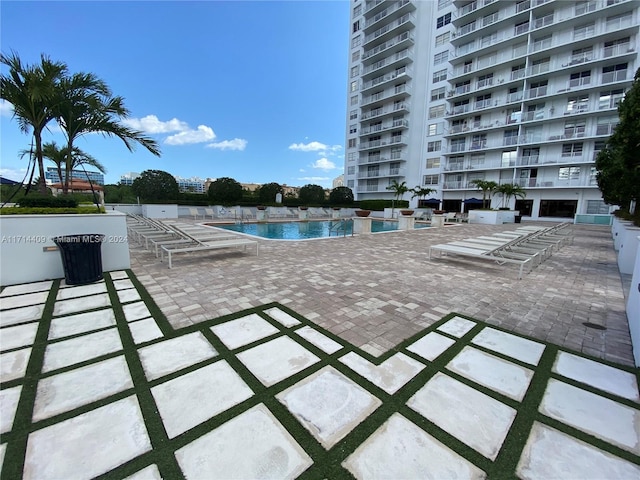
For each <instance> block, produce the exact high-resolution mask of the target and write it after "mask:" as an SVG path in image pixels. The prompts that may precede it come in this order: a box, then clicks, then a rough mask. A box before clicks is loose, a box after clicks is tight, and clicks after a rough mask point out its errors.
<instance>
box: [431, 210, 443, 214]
mask: <svg viewBox="0 0 640 480" xmlns="http://www.w3.org/2000/svg"><path fill="white" fill-rule="evenodd" d="M443 213H445V211H444V210H434V211H433V214H434V215H442V214H443Z"/></svg>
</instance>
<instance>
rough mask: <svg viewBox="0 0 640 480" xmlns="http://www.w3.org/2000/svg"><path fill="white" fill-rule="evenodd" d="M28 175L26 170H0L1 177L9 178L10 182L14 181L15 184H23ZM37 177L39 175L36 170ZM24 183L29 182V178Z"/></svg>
mask: <svg viewBox="0 0 640 480" xmlns="http://www.w3.org/2000/svg"><path fill="white" fill-rule="evenodd" d="M26 173H27V169H26V168H19V169H15V168H0V177H4V178H8V179H9V180H13V181H15V182H21V181H22V179H24V178H25V177H24V176H25V174H26ZM36 175H38V173H37V170H36ZM34 178H35V177H34ZM24 181H25V182H28V181H29V178H28V177H27V178H26V179H25V180H24Z"/></svg>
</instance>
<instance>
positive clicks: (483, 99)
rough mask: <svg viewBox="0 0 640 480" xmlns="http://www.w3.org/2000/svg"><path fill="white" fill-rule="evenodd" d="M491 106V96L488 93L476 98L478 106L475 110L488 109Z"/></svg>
mask: <svg viewBox="0 0 640 480" xmlns="http://www.w3.org/2000/svg"><path fill="white" fill-rule="evenodd" d="M490 106H491V94H490V93H487V94H486V95H478V96H477V97H476V106H475V108H476V109H478V108H487V107H490Z"/></svg>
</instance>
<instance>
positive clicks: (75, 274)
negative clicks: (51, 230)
mask: <svg viewBox="0 0 640 480" xmlns="http://www.w3.org/2000/svg"><path fill="white" fill-rule="evenodd" d="M103 240H104V235H100V234H97V233H81V234H77V235H63V236H60V237H54V238H53V241H54V242H55V244H56V245H57V246H58V249H59V250H60V256H61V257H62V266H63V268H64V278H65V280H66V281H67V285H84V284H86V283H93V282H97V281H98V280H101V279H102V242H103Z"/></svg>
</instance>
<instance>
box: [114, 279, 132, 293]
mask: <svg viewBox="0 0 640 480" xmlns="http://www.w3.org/2000/svg"><path fill="white" fill-rule="evenodd" d="M113 286H114V287H116V290H125V289H127V288H135V285H134V284H133V282H132V281H131V280H129V279H128V278H126V279H122V280H114V282H113Z"/></svg>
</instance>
